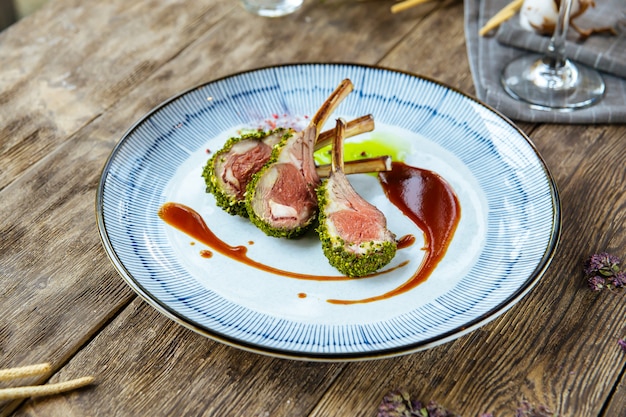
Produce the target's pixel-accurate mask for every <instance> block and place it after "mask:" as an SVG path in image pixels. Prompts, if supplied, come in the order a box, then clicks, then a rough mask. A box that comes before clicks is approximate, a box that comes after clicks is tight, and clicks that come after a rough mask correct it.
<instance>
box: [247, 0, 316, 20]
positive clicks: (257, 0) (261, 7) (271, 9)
mask: <svg viewBox="0 0 626 417" xmlns="http://www.w3.org/2000/svg"><path fill="white" fill-rule="evenodd" d="M303 2H304V0H241V4H242V5H243V7H244V8H245V9H246V10H248V11H249V12H251V13H254V14H257V15H259V16H264V17H280V16H285V15H288V14H290V13H293V12H295V11H296V10H298V9H299V8H300V6H302V3H303Z"/></svg>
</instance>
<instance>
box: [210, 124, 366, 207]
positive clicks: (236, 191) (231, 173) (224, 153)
mask: <svg viewBox="0 0 626 417" xmlns="http://www.w3.org/2000/svg"><path fill="white" fill-rule="evenodd" d="M373 129H374V119H373V118H372V116H371V115H367V116H362V117H359V118H358V119H355V120H352V121H350V122H349V123H348V126H347V129H346V135H347V137H350V136H355V135H358V134H361V133H364V132H369V131H371V130H373ZM295 133H296V132H295V130H293V129H286V128H278V129H274V130H271V131H259V132H252V133H246V134H244V135H241V136H236V137H232V138H229V139H228V140H227V141H226V143H225V144H224V146H223V147H222V149H220V150H219V151H217V152H215V153H214V154H213V156H212V157H211V158H210V159H209V161H208V162H207V164H206V165H205V167H204V169H203V171H202V177H203V178H204V181H205V183H206V192H207V193H211V194H213V196H214V197H215V202H216V204H217V206H218V207H221V208H222V209H224V210H225V211H226V212H227V213H230V214H232V215H240V216H244V217H247V216H248V212H247V209H246V205H245V192H246V187H247V185H248V183H249V182H250V179H251V178H252V176H253V175H254V174H255V173H257V172H258V171H259V170H260V169H261V168H262V167H263V166H264V165H265V164H266V163H267V162H268V161H269V159H270V156H271V154H272V149H273V148H274V147H275V146H276V145H278V144H279V143H281V142H282V141H285V140H287V138H288V137H290V136H291V135H294V134H295ZM334 133H335V129H331V130H328V131H326V132H322V134H320V136H319V139H318V141H317V142H316V144H315V149H316V150H317V149H321V148H323V147H324V146H326V145H328V144H329V143H330V142H331V140H332V137H333V135H334ZM366 168H367V166H366V165H363V164H362V163H361V162H359V165H358V166H356V167H355V165H352V164H351V168H350V169H353V170H356V171H359V172H361V171H360V170H361V169H366Z"/></svg>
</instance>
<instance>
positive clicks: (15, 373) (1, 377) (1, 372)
mask: <svg viewBox="0 0 626 417" xmlns="http://www.w3.org/2000/svg"><path fill="white" fill-rule="evenodd" d="M50 372H52V367H51V366H50V364H49V363H39V364H37V365H29V366H22V367H19V368H9V369H0V381H10V380H12V379H17V378H25V377H28V376H34V375H43V374H48V373H50Z"/></svg>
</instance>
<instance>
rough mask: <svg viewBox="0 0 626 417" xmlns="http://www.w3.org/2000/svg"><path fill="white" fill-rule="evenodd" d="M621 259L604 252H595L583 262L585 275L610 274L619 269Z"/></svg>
mask: <svg viewBox="0 0 626 417" xmlns="http://www.w3.org/2000/svg"><path fill="white" fill-rule="evenodd" d="M621 263H622V261H621V260H620V259H619V258H618V257H617V256H615V255H611V254H609V253H606V252H602V253H596V254H594V255H591V257H590V258H589V259H588V260H587V262H585V275H595V274H597V273H600V274H601V275H604V276H611V275H613V274H614V273H616V272H618V271H619V270H620V265H621Z"/></svg>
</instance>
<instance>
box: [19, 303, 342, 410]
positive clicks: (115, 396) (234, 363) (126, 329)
mask: <svg viewBox="0 0 626 417" xmlns="http://www.w3.org/2000/svg"><path fill="white" fill-rule="evenodd" d="M131 334H132V335H131ZM146 364H150V366H146ZM342 366H343V365H342V364H330V363H309V362H303V361H291V360H284V359H275V358H270V357H266V356H261V355H258V354H254V353H249V352H244V351H241V350H238V349H235V348H232V347H228V346H226V345H223V344H220V343H217V342H213V341H211V340H208V339H205V338H204V337H202V336H199V335H197V334H195V333H192V332H191V331H189V330H187V329H184V328H183V327H181V326H179V325H177V324H174V323H173V322H171V321H169V320H167V319H165V318H164V317H163V316H161V315H160V314H158V313H157V312H156V311H155V310H154V309H152V308H151V307H149V306H148V305H147V304H146V303H144V302H142V301H140V300H136V301H135V302H133V303H132V304H131V305H130V306H129V307H128V308H127V309H126V310H125V311H124V312H123V313H122V314H121V315H120V316H119V317H117V318H116V319H115V320H114V321H113V322H112V323H111V325H109V326H107V328H106V329H104V330H103V332H102V333H101V334H99V335H98V336H97V337H96V338H95V339H94V340H93V341H92V343H90V344H89V345H88V346H86V347H85V349H83V350H82V351H81V352H79V353H78V354H77V355H76V356H75V357H74V358H72V360H71V361H70V362H69V363H68V364H67V366H65V367H64V368H63V370H62V372H60V373H59V374H58V375H55V377H54V378H53V379H52V381H51V382H56V381H61V380H67V379H71V378H75V377H78V376H82V375H87V374H90V375H94V376H95V377H96V382H95V385H94V386H93V387H92V388H86V389H83V390H81V391H80V392H77V393H75V394H72V395H66V396H62V397H50V398H41V399H35V400H29V401H28V402H27V403H26V404H25V406H23V407H22V408H21V409H20V410H19V411H18V412H17V413H16V414H15V415H16V416H20V415H34V414H36V415H46V416H50V417H54V416H59V417H61V416H63V417H66V416H84V415H103V416H105V415H108V416H111V415H128V416H130V415H151V416H171V415H194V416H199V415H213V416H270V415H271V416H275V415H283V416H305V415H307V414H308V412H309V411H310V409H311V408H313V406H314V404H315V403H316V402H317V400H318V399H319V397H321V395H322V394H323V392H324V391H325V390H326V389H328V387H329V386H330V385H331V384H332V382H333V380H334V378H335V376H336V374H337V373H338V372H340V371H341V369H342ZM155 386H158V389H154V387H155Z"/></svg>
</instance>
